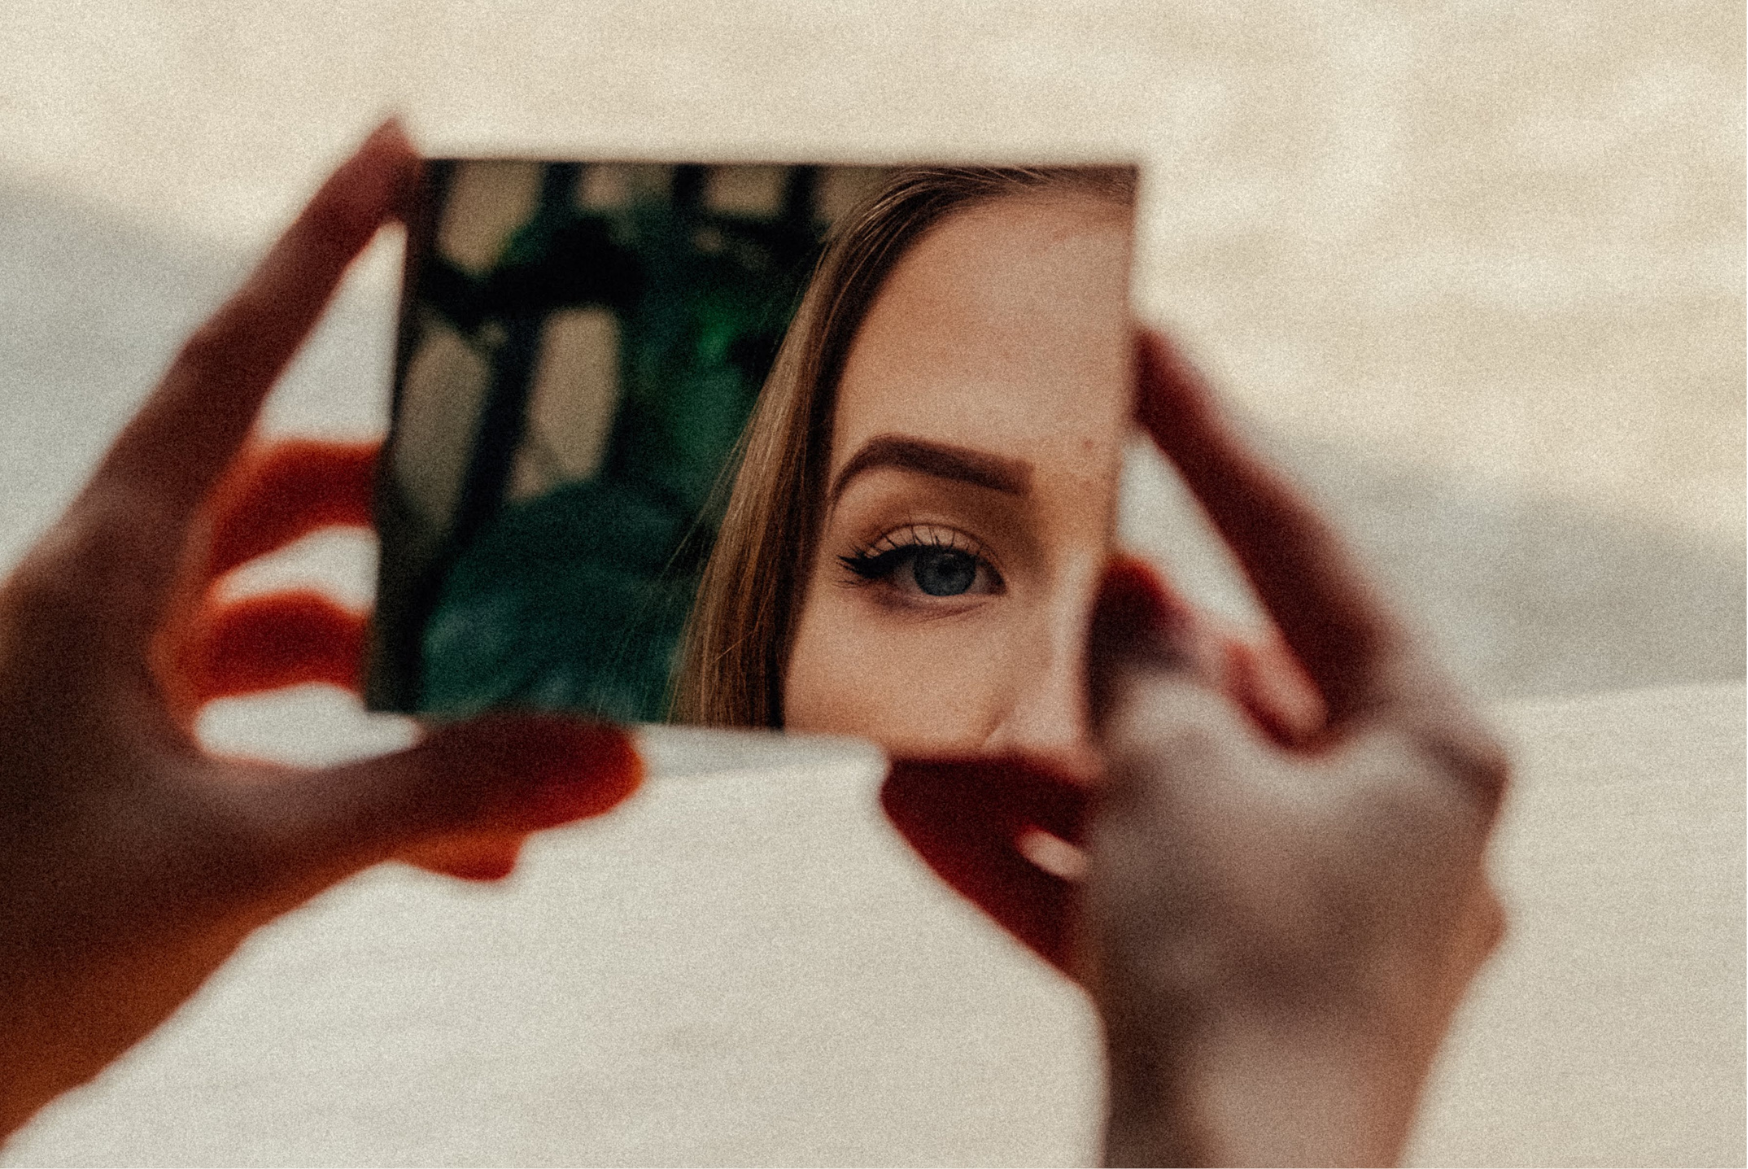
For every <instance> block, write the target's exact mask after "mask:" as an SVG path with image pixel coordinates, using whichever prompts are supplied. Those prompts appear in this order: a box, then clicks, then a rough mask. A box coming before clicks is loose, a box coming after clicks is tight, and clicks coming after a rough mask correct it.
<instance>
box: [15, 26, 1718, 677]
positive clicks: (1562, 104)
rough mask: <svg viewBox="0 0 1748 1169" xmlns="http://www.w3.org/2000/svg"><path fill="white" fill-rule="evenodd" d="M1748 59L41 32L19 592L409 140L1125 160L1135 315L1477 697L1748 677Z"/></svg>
mask: <svg viewBox="0 0 1748 1169" xmlns="http://www.w3.org/2000/svg"><path fill="white" fill-rule="evenodd" d="M1742 23H1743V16H1742V12H1741V9H1740V7H1739V6H1737V5H1732V4H1729V3H1725V2H1723V0H1708V2H1702V3H1688V4H1681V5H1673V6H1671V5H1657V6H1652V7H1646V6H1643V5H1634V4H1630V3H1626V2H1624V0H1615V2H1610V3H1595V4H1588V5H1580V6H1570V5H1555V6H1546V5H1544V6H1529V7H1525V6H1521V5H1520V6H1509V5H1505V6H1502V5H1497V4H1488V3H1471V4H1460V5H1445V6H1437V7H1434V8H1426V7H1425V6H1422V5H1418V4H1407V3H1397V4H1385V5H1358V4H1319V5H1302V6H1296V7H1295V6H1289V7H1287V8H1282V7H1280V6H1276V5H1263V4H1223V3H1216V2H1212V0H1207V2H1202V0H1197V2H1191V3H1182V4H1174V5H1169V6H1161V5H1157V4H1152V3H1147V2H1145V0H1103V2H1098V0H1082V2H1080V3H1075V4H1058V3H1049V4H1046V3H1031V2H1027V3H1008V4H992V3H976V4H968V5H951V6H942V5H936V4H930V3H924V2H921V0H909V2H906V3H898V4H894V3H878V4H876V3H848V4H832V5H819V4H813V3H806V2H802V0H757V2H752V0H749V2H745V3H738V4H732V5H719V6H709V7H708V8H704V9H700V8H699V7H698V6H696V5H690V4H681V3H647V2H639V3H632V2H623V3H622V2H613V3H602V4H591V5H588V6H586V7H583V8H578V7H576V6H565V5H557V4H531V3H505V4H493V5H489V6H485V7H480V6H476V5H470V4H462V3H410V2H405V0H401V2H385V0H376V2H371V3H360V4H344V5H342V4H337V3H310V2H304V3H291V4H285V3H272V4H269V3H263V2H259V0H242V2H236V0H231V2H224V3H220V2H218V0H202V2H191V0H156V2H146V3H140V4H133V5H128V6H126V8H125V9H119V10H118V9H113V8H111V7H101V8H100V7H95V6H89V5H86V6H75V7H69V6H68V5H66V4H59V3H52V2H50V0H15V2H14V3H12V4H10V5H8V8H7V18H6V20H5V22H4V26H5V27H4V28H0V109H3V110H5V111H6V112H7V114H8V115H9V116H8V117H6V118H0V160H4V161H0V312H3V313H4V315H5V318H6V319H7V321H8V329H7V330H6V332H5V334H4V336H3V337H0V409H3V410H4V411H5V412H6V414H7V417H8V420H9V423H10V424H9V426H8V427H7V429H6V434H5V437H4V438H0V454H3V455H4V458H3V459H0V498H3V499H4V503H3V504H0V507H3V508H4V511H3V513H0V514H3V515H4V516H5V517H6V522H5V524H4V531H3V533H0V554H4V553H5V552H11V553H13V554H16V552H17V550H18V549H20V548H21V547H22V544H21V543H20V541H21V540H22V539H23V537H24V535H25V534H27V533H28V532H29V531H30V530H32V529H34V528H36V527H38V526H40V525H41V524H42V523H44V522H45V520H46V516H47V515H49V514H51V513H52V511H53V509H54V508H55V507H56V505H58V504H59V503H60V502H61V501H62V500H64V499H66V498H67V497H68V495H69V494H70V493H71V490H72V488H73V485H74V484H75V483H76V482H77V481H78V480H79V478H80V477H81V476H82V475H83V472H84V468H85V467H86V466H88V465H89V462H90V459H91V457H92V456H93V454H94V453H95V452H96V451H97V450H98V449H99V448H100V447H101V444H102V443H103V442H104V440H105V439H106V437H107V435H108V434H110V433H111V432H112V431H113V430H114V428H115V426H116V424H117V423H118V422H119V421H120V419H121V418H122V417H124V416H125V414H126V412H127V411H128V409H129V408H130V407H131V405H132V403H133V402H134V401H135V400H136V399H137V397H138V395H139V394H140V393H141V392H142V391H143V389H144V388H145V387H146V386H148V385H149V384H150V383H151V380H152V378H153V377H154V376H155V374H156V372H157V366H158V365H159V364H160V363H161V362H162V361H163V360H164V358H165V357H166V356H167V355H168V354H169V353H170V352H172V351H173V349H174V346H175V343H176V341H177V339H178V337H179V336H180V334H181V333H182V332H183V331H184V330H185V329H187V328H188V327H190V326H191V325H192V324H193V323H194V322H196V321H198V320H199V319H200V317H201V316H202V315H204V313H205V311H206V310H207V309H209V308H210V307H211V306H212V305H213V304H214V303H215V302H216V301H217V300H218V299H219V297H220V296H221V295H222V293H223V291H224V290H225V288H226V287H227V285H228V283H229V281H230V280H231V279H232V278H233V277H234V275H235V274H236V273H237V272H239V271H240V269H241V265H242V263H243V257H244V256H245V255H247V254H249V253H251V252H253V251H254V250H256V249H258V248H259V247H260V246H262V244H263V243H264V241H265V240H266V239H268V238H270V236H271V234H272V232H273V231H274V230H275V229H276V226H277V224H278V223H279V221H281V220H282V219H284V218H286V217H287V216H289V214H290V213H291V211H292V210H293V209H294V208H295V207H296V206H297V205H298V203H299V201H300V200H301V199H302V198H303V196H304V193H305V192H306V191H307V190H308V189H309V187H310V186H311V185H312V184H313V183H314V182H315V180H316V179H317V178H318V177H319V176H320V175H321V174H322V173H324V170H325V168H326V167H327V166H328V164H329V163H330V161H331V160H332V159H333V158H335V157H337V156H338V155H339V154H340V153H342V152H343V151H344V150H345V149H347V148H348V146H349V144H350V143H351V142H352V141H353V140H354V139H355V138H356V137H357V136H358V135H359V134H361V133H362V132H363V130H364V129H365V128H366V127H368V126H369V125H370V124H371V123H372V122H374V120H375V119H376V118H377V117H378V116H379V115H380V113H381V112H382V111H384V110H386V109H390V108H394V109H399V110H401V111H403V112H404V114H405V115H406V117H407V119H408V122H409V124H410V126H411V128H412V130H413V132H414V133H415V135H416V136H418V137H419V138H420V140H421V141H422V142H423V143H424V144H426V145H428V146H429V147H430V148H431V149H432V150H433V151H435V152H445V151H447V152H456V151H461V152H466V151H468V150H478V151H490V152H515V151H538V152H543V153H557V154H564V153H574V154H583V155H586V154H603V155H626V154H631V155H645V156H649V155H665V156H675V155H702V154H708V155H712V156H718V157H741V158H798V157H803V156H815V155H819V156H828V157H872V158H886V159H896V158H916V157H927V156H936V157H944V158H960V157H967V156H970V157H980V158H1007V159H1015V158H1017V159H1023V160H1030V159H1038V158H1042V159H1064V160H1067V159H1087V158H1108V157H1112V156H1116V157H1132V158H1136V159H1139V160H1140V161H1142V162H1144V163H1146V164H1147V165H1148V167H1149V170H1148V175H1147V179H1146V184H1145V190H1144V192H1143V204H1144V205H1143V208H1142V215H1141V236H1142V242H1141V248H1140V251H1139V254H1138V265H1137V289H1136V299H1137V303H1138V305H1139V306H1140V308H1141V310H1142V311H1143V312H1144V313H1145V314H1146V315H1147V316H1148V317H1150V318H1151V319H1154V320H1156V321H1159V322H1161V323H1163V324H1165V325H1167V326H1168V327H1170V328H1172V329H1174V330H1175V331H1176V332H1177V333H1178V334H1179V336H1180V337H1181V339H1182V341H1183V342H1184V343H1185V345H1186V347H1187V349H1188V351H1189V352H1190V353H1191V354H1192V355H1193V356H1195V357H1196V358H1197V359H1198V360H1200V361H1201V362H1202V363H1203V364H1205V365H1206V366H1207V367H1208V369H1209V372H1210V373H1211V374H1212V375H1213V377H1214V379H1215V381H1216V382H1217V384H1220V385H1222V386H1224V387H1225V388H1226V389H1227V390H1228V392H1229V393H1230V395H1231V396H1232V397H1233V398H1234V399H1235V400H1236V402H1237V403H1238V404H1239V405H1240V406H1241V407H1242V408H1243V409H1245V410H1246V411H1247V412H1248V413H1249V414H1250V415H1251V416H1252V417H1253V418H1255V419H1256V420H1257V421H1258V423H1259V425H1260V426H1262V427H1263V428H1265V430H1266V437H1267V438H1268V439H1269V440H1270V441H1271V442H1272V443H1273V445H1274V446H1276V447H1277V448H1279V450H1280V451H1281V453H1282V457H1283V458H1284V459H1285V460H1286V461H1287V462H1289V463H1291V464H1293V465H1294V466H1296V467H1297V468H1299V469H1300V471H1301V473H1302V474H1303V475H1305V477H1306V478H1308V479H1309V480H1310V482H1311V483H1312V485H1313V486H1314V487H1315V489H1316V491H1317V493H1318V494H1319V495H1320V496H1321V497H1322V498H1323V499H1325V500H1327V501H1328V503H1329V505H1330V506H1331V508H1332V509H1333V510H1334V511H1335V512H1336V514H1337V516H1338V518H1340V519H1342V520H1343V521H1344V522H1345V524H1346V526H1347V527H1348V528H1349V529H1350V530H1353V531H1354V532H1355V534H1356V537H1357V538H1358V541H1359V543H1360V544H1361V546H1362V547H1363V549H1364V550H1365V551H1366V552H1367V553H1368V554H1369V555H1370V557H1371V559H1372V560H1373V561H1375V562H1376V563H1377V564H1378V565H1379V567H1380V570H1381V572H1382V574H1383V575H1384V577H1385V579H1386V581H1387V583H1389V584H1390V585H1391V586H1392V587H1393V588H1394V589H1395V591H1397V592H1398V593H1399V594H1400V595H1402V596H1403V598H1404V599H1405V601H1406V602H1407V604H1408V605H1409V607H1410V608H1411V609H1412V610H1414V611H1416V612H1418V613H1419V614H1420V616H1421V617H1422V619H1423V621H1424V622H1425V623H1426V624H1427V625H1428V626H1429V627H1430V628H1431V631H1432V633H1433V635H1434V636H1435V638H1436V639H1437V640H1438V642H1439V644H1440V646H1441V647H1442V648H1443V649H1444V651H1445V653H1446V654H1447V656H1448V657H1449V658H1450V659H1451V660H1452V661H1453V663H1454V664H1455V666H1456V668H1457V669H1458V671H1459V672H1460V673H1461V674H1462V676H1463V677H1464V678H1465V679H1467V680H1468V681H1469V682H1470V683H1471V684H1472V685H1474V686H1475V687H1476V688H1477V689H1479V690H1481V691H1482V692H1484V693H1487V694H1493V695H1502V696H1503V695H1524V696H1527V695H1535V694H1549V693H1582V692H1584V691H1587V690H1593V689H1603V688H1608V687H1617V686H1632V685H1648V684H1667V683H1673V682H1680V681H1685V680H1693V679H1709V678H1727V677H1740V676H1741V675H1742V669H1743V657H1742V644H1743V640H1744V629H1745V626H1744V618H1743V587H1744V586H1743V581H1744V575H1743V536H1742V532H1743V518H1744V511H1743V494H1742V480H1743V469H1744V463H1743V417H1744V415H1743V390H1742V387H1743V377H1744V372H1743V339H1742V338H1743V292H1742V289H1743V257H1742V248H1741V238H1742V231H1743V217H1742V207H1743V176H1742V157H1743V105H1742V75H1743V68H1742V55H1743V50H1742V46H1743V29H1742ZM392 274H393V261H392V260H391V259H390V258H389V257H388V256H387V255H379V256H378V257H377V258H376V260H375V262H374V263H372V264H369V265H367V266H366V271H365V272H364V273H362V278H361V279H360V280H359V281H357V282H356V287H355V288H354V291H353V293H352V295H351V296H350V297H349V298H347V299H346V300H344V301H343V302H342V304H341V306H340V310H339V311H338V312H337V313H336V314H335V315H334V317H333V319H332V320H331V322H330V324H329V326H328V328H327V331H326V332H325V334H324V335H323V336H322V337H320V338H319V339H318V341H317V342H316V344H315V345H314V346H313V348H312V350H311V351H310V353H309V354H308V355H307V357H306V359H305V360H304V361H303V363H302V364H301V365H300V367H299V368H298V369H297V370H295V371H294V373H293V376H292V378H291V385H290V386H289V387H288V393H287V394H286V395H284V396H283V397H282V399H281V400H280V401H279V402H278V403H277V404H276V405H275V406H274V407H273V408H272V410H271V413H270V418H271V419H272V420H273V421H274V422H275V423H276V424H278V425H280V426H282V427H283V426H289V425H295V426H297V427H299V428H303V429H309V428H312V427H314V428H318V429H322V430H326V431H328V432H330V433H331V432H334V431H336V430H337V431H340V432H344V433H360V432H364V433H368V432H370V431H372V430H375V429H377V428H378V427H379V426H380V418H381V414H382V411H383V405H382V403H383V394H384V393H385V385H386V376H385V370H386V363H387V355H386V354H387V344H388V337H389V333H388V328H389V326H388V320H387V312H388V308H387V301H388V300H389V298H390V293H389V292H388V288H389V286H390V284H391V282H392V279H393V275H392ZM75 403H76V405H75ZM1186 539H1188V537H1186V536H1184V535H1183V534H1182V533H1181V532H1180V531H1178V530H1176V529H1171V528H1160V527H1159V526H1158V525H1157V524H1155V528H1154V531H1153V532H1152V534H1151V539H1150V540H1149V539H1146V538H1144V540H1143V542H1151V543H1152V544H1153V545H1154V546H1160V545H1164V546H1166V547H1168V548H1176V547H1178V546H1179V545H1180V544H1182V543H1183V542H1184V541H1185V540H1186ZM1215 591H1216V592H1217V593H1218V592H1222V591H1223V592H1224V593H1225V594H1226V595H1228V596H1230V594H1231V592H1232V590H1231V589H1230V587H1229V586H1221V587H1220V588H1217V589H1216V590H1215Z"/></svg>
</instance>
